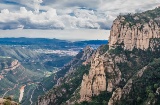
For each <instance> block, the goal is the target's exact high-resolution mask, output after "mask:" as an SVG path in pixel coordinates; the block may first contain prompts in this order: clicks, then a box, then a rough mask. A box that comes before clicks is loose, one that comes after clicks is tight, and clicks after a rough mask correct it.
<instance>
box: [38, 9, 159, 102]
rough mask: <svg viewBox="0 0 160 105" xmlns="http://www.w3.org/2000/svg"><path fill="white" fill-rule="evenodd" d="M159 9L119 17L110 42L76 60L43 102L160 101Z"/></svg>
mask: <svg viewBox="0 0 160 105" xmlns="http://www.w3.org/2000/svg"><path fill="white" fill-rule="evenodd" d="M159 11H160V8H156V9H154V10H149V11H146V12H143V13H136V14H128V15H123V16H118V17H117V19H115V21H114V22H113V26H112V29H111V32H110V37H109V44H108V45H102V46H100V47H99V48H98V49H97V50H96V51H95V52H94V53H93V54H92V55H90V54H91V53H89V54H88V57H85V60H83V62H82V63H80V64H79V65H73V63H71V66H70V67H71V68H70V70H69V71H68V72H66V74H65V76H64V77H62V78H60V79H59V80H58V82H57V83H58V84H57V85H56V86H54V87H53V89H51V90H50V91H48V92H47V93H46V95H44V96H41V97H39V99H38V105H159V104H160V55H159V53H160V21H159V20H160V12H159ZM84 52H85V51H84ZM89 52H90V51H89ZM85 55H87V54H86V53H85ZM81 57H83V56H81ZM81 57H80V58H81ZM72 65H73V67H72Z"/></svg>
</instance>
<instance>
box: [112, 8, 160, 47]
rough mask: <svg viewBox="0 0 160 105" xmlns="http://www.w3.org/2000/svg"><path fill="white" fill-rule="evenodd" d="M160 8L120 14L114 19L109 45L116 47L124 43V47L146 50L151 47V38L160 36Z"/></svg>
mask: <svg viewBox="0 0 160 105" xmlns="http://www.w3.org/2000/svg"><path fill="white" fill-rule="evenodd" d="M159 10H160V8H156V9H154V10H150V11H146V12H143V13H137V14H134V15H132V14H128V15H125V16H118V18H117V19H115V20H114V22H113V25H112V28H111V32H110V37H109V46H110V48H114V47H116V46H117V45H123V47H124V49H127V50H133V48H138V49H142V50H146V49H148V48H149V47H150V43H149V42H150V39H153V38H160V13H159V12H158V11H159Z"/></svg>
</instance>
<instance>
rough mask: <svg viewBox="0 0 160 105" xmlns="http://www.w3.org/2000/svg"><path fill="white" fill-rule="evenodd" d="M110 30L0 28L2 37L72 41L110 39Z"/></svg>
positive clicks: (0, 36)
mask: <svg viewBox="0 0 160 105" xmlns="http://www.w3.org/2000/svg"><path fill="white" fill-rule="evenodd" d="M109 33H110V30H93V29H74V30H69V29H68V30H38V29H23V30H21V29H17V30H0V38H7V37H14V38H18V37H27V38H51V39H52V38H56V39H62V40H70V41H80V40H108V37H109Z"/></svg>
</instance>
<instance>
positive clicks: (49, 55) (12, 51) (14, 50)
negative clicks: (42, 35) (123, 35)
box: [0, 38, 107, 105]
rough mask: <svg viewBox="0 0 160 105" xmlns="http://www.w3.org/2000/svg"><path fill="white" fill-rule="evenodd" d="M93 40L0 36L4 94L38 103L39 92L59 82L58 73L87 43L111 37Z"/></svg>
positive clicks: (25, 104)
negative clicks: (72, 40)
mask: <svg viewBox="0 0 160 105" xmlns="http://www.w3.org/2000/svg"><path fill="white" fill-rule="evenodd" d="M39 40H40V41H41V42H39ZM35 42H36V43H35ZM93 42H94V41H93ZM93 42H92V41H91V42H90V41H86V42H69V41H64V40H63V41H62V40H57V39H53V40H52V39H36V38H35V39H32V38H0V84H1V86H0V97H2V98H5V97H11V98H12V99H13V100H14V101H16V102H19V103H20V104H21V105H29V103H30V105H32V104H35V102H36V101H37V98H38V96H39V95H43V94H44V93H45V92H47V91H48V90H50V89H51V88H52V87H53V85H55V84H56V75H57V74H56V73H57V72H58V71H60V70H61V69H63V66H64V65H65V64H66V63H68V62H69V61H70V60H71V59H72V58H73V57H74V56H75V55H77V54H78V53H79V51H81V50H82V49H83V47H84V46H86V43H92V44H91V45H92V46H93V47H94V48H96V47H98V46H99V45H101V43H104V42H105V43H106V42H107V41H98V42H99V44H97V42H96V41H95V42H96V43H95V44H94V43H93ZM44 43H45V45H44ZM57 43H58V44H57ZM53 78H55V80H54V81H53V80H52V79H53ZM48 81H50V82H48Z"/></svg>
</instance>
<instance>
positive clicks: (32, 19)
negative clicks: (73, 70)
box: [0, 0, 160, 29]
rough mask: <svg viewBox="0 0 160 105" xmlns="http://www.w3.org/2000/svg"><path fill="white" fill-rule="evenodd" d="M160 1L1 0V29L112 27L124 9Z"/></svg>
mask: <svg viewBox="0 0 160 105" xmlns="http://www.w3.org/2000/svg"><path fill="white" fill-rule="evenodd" d="M159 4H160V1H159V0H148V1H146V0H85V1H83V0H79V1H77V0H43V1H42V0H0V10H1V12H0V29H17V28H20V27H21V28H24V29H81V28H87V29H109V28H110V27H111V25H112V21H113V20H114V19H115V18H116V17H117V15H119V14H120V13H130V12H131V13H135V12H142V11H145V10H148V9H153V8H155V7H157V6H158V5H159ZM21 6H23V7H21ZM19 7H20V9H18V8H19Z"/></svg>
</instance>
